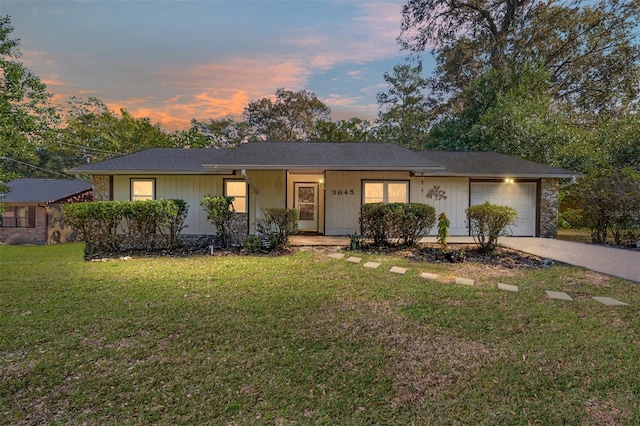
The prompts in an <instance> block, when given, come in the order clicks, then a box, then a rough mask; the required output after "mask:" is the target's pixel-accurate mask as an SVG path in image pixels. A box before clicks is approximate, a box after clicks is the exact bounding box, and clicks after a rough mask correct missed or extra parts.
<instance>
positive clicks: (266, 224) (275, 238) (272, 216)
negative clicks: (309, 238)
mask: <svg viewBox="0 0 640 426" xmlns="http://www.w3.org/2000/svg"><path fill="white" fill-rule="evenodd" d="M262 214H263V215H264V217H263V218H262V219H258V220H257V221H256V229H257V231H258V232H259V233H260V234H262V235H263V236H264V238H265V239H266V240H267V242H268V244H269V247H268V248H269V250H271V251H274V250H283V249H284V248H286V247H287V246H288V245H289V237H290V236H291V235H293V234H295V233H297V232H298V219H299V217H300V216H299V215H300V213H299V211H298V209H281V208H269V209H263V210H262Z"/></svg>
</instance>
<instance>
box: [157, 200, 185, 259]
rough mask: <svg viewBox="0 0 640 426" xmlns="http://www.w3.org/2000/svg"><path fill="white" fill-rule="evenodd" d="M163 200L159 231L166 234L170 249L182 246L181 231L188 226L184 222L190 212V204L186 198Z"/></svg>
mask: <svg viewBox="0 0 640 426" xmlns="http://www.w3.org/2000/svg"><path fill="white" fill-rule="evenodd" d="M161 201H163V203H162V206H163V209H162V213H163V214H162V215H161V216H160V218H159V223H158V232H160V233H161V234H162V235H164V236H165V238H166V241H167V244H168V246H169V248H170V249H174V248H177V247H180V246H181V245H182V241H180V238H179V236H180V233H181V232H182V230H183V229H184V228H185V227H186V225H185V224H184V222H185V220H186V219H187V213H188V212H189V205H188V204H187V202H186V201H184V200H161Z"/></svg>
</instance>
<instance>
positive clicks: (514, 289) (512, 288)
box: [498, 283, 520, 293]
mask: <svg viewBox="0 0 640 426" xmlns="http://www.w3.org/2000/svg"><path fill="white" fill-rule="evenodd" d="M498 289H500V290H504V291H511V292H513V293H518V292H519V291H520V290H519V289H518V286H517V285H511V284H503V283H498Z"/></svg>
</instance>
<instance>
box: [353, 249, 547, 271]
mask: <svg viewBox="0 0 640 426" xmlns="http://www.w3.org/2000/svg"><path fill="white" fill-rule="evenodd" d="M461 250H463V251H464V255H465V262H472V263H480V264H483V265H488V266H496V267H500V268H505V269H519V268H542V267H543V263H542V260H543V258H542V257H539V256H535V255H532V254H527V253H523V252H520V251H517V250H512V249H507V248H502V247H498V248H497V249H496V250H495V251H494V252H493V253H492V254H490V255H489V254H484V253H481V252H480V251H479V250H478V248H477V246H476V245H475V244H449V251H452V252H454V251H457V252H459V251H461ZM363 251H369V250H366V249H365V250H363ZM375 251H376V252H381V250H375ZM439 251H440V246H439V245H438V244H420V245H419V246H418V247H415V248H410V249H406V248H404V249H394V248H388V249H385V250H382V252H384V253H386V254H397V255H401V256H404V257H405V258H406V259H409V260H415V261H420V262H432V263H449V262H448V261H446V260H436V254H437V253H438V252H439Z"/></svg>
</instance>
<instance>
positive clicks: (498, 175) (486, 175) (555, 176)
mask: <svg viewBox="0 0 640 426" xmlns="http://www.w3.org/2000/svg"><path fill="white" fill-rule="evenodd" d="M579 175H580V173H548V174H547V173H507V172H505V173H458V172H444V173H429V172H427V173H421V174H417V173H416V176H424V177H428V176H433V177H467V178H469V179H492V178H493V179H504V178H515V179H570V178H572V177H575V176H579Z"/></svg>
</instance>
